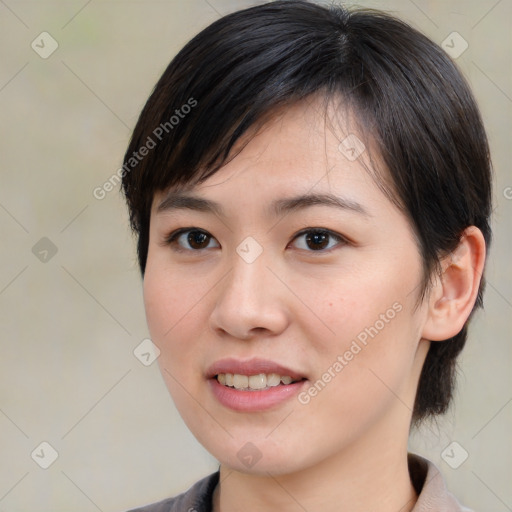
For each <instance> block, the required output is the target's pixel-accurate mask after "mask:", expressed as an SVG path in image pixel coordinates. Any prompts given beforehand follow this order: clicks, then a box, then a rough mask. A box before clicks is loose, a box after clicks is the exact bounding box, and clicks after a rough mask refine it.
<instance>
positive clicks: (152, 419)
mask: <svg viewBox="0 0 512 512" xmlns="http://www.w3.org/2000/svg"><path fill="white" fill-rule="evenodd" d="M254 3H256V2H250V1H245V0H244V1H230V0H209V1H206V0H180V1H178V0H172V1H167V2H165V1H150V0H148V1H121V0H118V1H113V0H112V1H107V0H92V1H86V0H80V1H46V0H40V1H24V0H0V34H1V36H0V37H1V40H2V45H1V47H0V54H1V58H0V62H1V64H0V109H1V122H0V130H1V133H0V144H1V151H0V159H1V170H0V173H1V182H0V233H1V238H0V243H1V251H0V325H1V337H2V341H1V354H2V355H1V357H0V376H1V377H0V378H1V382H2V385H1V390H0V454H1V462H0V511H29V510H30V511H33V512H38V511H49V510H52V511H54V512H58V511H69V510H74V511H84V512H87V511H95V510H100V511H103V512H110V511H112V512H114V511H122V510H126V509H128V508H132V507H135V506H138V505H142V504H144V503H149V502H153V501H156V500H158V499H162V498H164V497H167V496H170V495H173V494H176V493H178V492H181V491H183V490H185V489H186V488H188V486H189V485H191V484H192V483H193V482H195V481H196V480H197V479H199V478H200V477H202V476H204V475H206V474H208V473H210V472H212V471H214V470H215V469H216V467H217V466H216V462H215V460H213V458H212V457H211V456H210V455H209V454H208V453H207V452H206V451H205V450H204V449H203V448H202V447H201V446H200V445H199V444H198V443H197V442H196V441H195V439H194V438H193V437H192V435H191V434H190V433H189V432H188V431H187V429H186V428H185V426H184V425H183V423H182V421H181V419H180V417H179V416H178V414H177V412H176V410H175V409H174V406H173V404H172V402H171V399H170V397H169V396H168V394H167V390H166V389H165V386H164V384H163V381H162V379H161V377H160V375H159V372H158V368H157V365H156V363H155V364H152V365H150V366H145V365H144V364H142V363H141V362H140V361H139V359H137V358H136V357H135V355H134V353H133V351H134V349H135V348H136V347H137V346H138V345H139V344H140V343H141V341H142V340H144V339H145V338H147V337H148V332H147V329H146V325H145V318H144V310H143V303H142V296H141V281H140V277H139V274H138V269H137V265H136V259H135V250H134V243H133V240H132V238H131V234H130V231H129V227H128V220H127V214H126V210H125V207H124V204H123V202H122V198H121V196H120V194H119V192H118V190H114V191H112V192H109V193H108V194H106V197H105V198H104V199H102V200H99V199H96V198H95V197H94V196H93V190H94V189H95V188H96V187H99V186H102V184H103V183H104V182H105V181H106V180H108V179H109V178H110V177H111V176H112V174H113V173H115V171H116V170H117V169H118V167H119V165H120V162H121V159H122V155H123V153H124V150H125V147H126V145H127V142H128V138H129V136H130V131H131V129H132V127H133V126H134V124H135V122H136V120H137V116H138V114H139V112H140V109H141V107H142V106H143V104H144V102H145V100H146V99H147V96H148V95H149V93H150V91H151V89H152V87H153V85H154V84H155V82H156V80H157V79H158V78H159V76H160V74H161V73H162V72H163V70H164V68H165V67H166V66H167V64H168V62H169V61H170V60H171V58H172V57H173V56H174V55H175V54H176V53H177V51H178V50H179V49H180V48H181V47H182V45H183V44H184V43H185V42H186V41H187V40H188V39H190V38H191V37H192V36H193V35H195V34H196V33H197V32H198V31H199V30H200V29H202V28H204V27H205V26H206V25H208V24H209V23H211V22H212V21H214V20H215V19H217V18H218V17H219V16H220V15H222V14H226V13H228V12H230V11H232V10H235V9H237V8H242V7H245V6H249V5H252V4H254ZM347 3H348V4H351V3H352V2H347ZM359 4H360V5H363V6H367V7H377V8H382V9H384V10H387V11H391V12H393V13H395V14H397V15H398V16H400V17H401V18H403V19H405V20H406V21H408V22H410V23H411V24H412V25H414V26H416V27H418V28H419V29H421V30H422V31H423V32H425V33H426V34H427V35H429V36H430V37H431V38H432V39H433V40H434V41H436V42H438V43H439V44H441V43H442V42H443V41H444V40H445V39H446V38H447V36H448V35H449V34H451V33H452V32H454V31H456V32H458V33H459V34H460V36H462V38H463V39H464V40H465V41H467V43H468V45H469V46H468V48H467V50H466V51H464V53H462V55H460V56H459V57H458V58H457V62H458V64H459V65H460V66H461V67H462V69H463V71H464V73H465V74H466V76H467V77H468V79H469V80H470V82H471V84H472V86H473V89H474V92H475V94H476V96H477V99H478V100H479V103H480V107H481V110H482V113H483V116H484V119H485V122H486V125H487V129H488V133H489V137H490V142H491V147H492V151H493V161H494V166H495V171H496V183H495V218H494V232H495V241H494V245H493V247H492V251H491V256H490V260H489V263H488V269H487V276H488V282H489V284H488V289H487V293H486V299H485V302H486V308H485V312H480V313H478V315H477V317H476V319H475V322H474V324H473V329H472V331H471V334H470V339H469V342H468V345H467V348H466V350H465V353H464V357H463V359H462V361H461V374H460V378H459V386H458V393H457V401H456V407H455V409H454V410H453V412H451V413H450V414H448V415H447V416H446V418H444V419H442V420H440V421H439V423H438V424H437V425H431V426H429V427H425V428H423V429H422V431H421V432H419V433H416V434H414V435H413V436H412V437H411V450H413V451H416V452H418V453H420V454H423V455H425V456H427V457H428V458H430V459H431V460H433V461H434V462H435V463H436V464H437V465H438V466H439V467H440V468H441V470H442V472H443V474H444V475H445V477H446V479H447V480H448V484H449V486H450V488H451V490H452V492H453V493H454V494H455V495H456V496H458V498H459V499H460V500H461V501H462V502H464V503H465V504H466V505H468V506H471V507H473V508H475V509H476V510H482V511H483V510H486V511H495V512H505V511H507V510H512V486H511V482H510V475H511V473H512V436H511V435H510V432H511V431H512V428H511V427H512V403H511V402H512V385H511V384H512V376H511V374H512V372H510V368H511V362H512V356H511V350H512V349H511V345H512V344H511V343H510V335H511V332H512V326H511V317H512V279H511V265H510V254H511V253H512V244H511V240H512V236H511V233H510V219H511V218H512V174H511V170H510V169H511V168H510V162H511V160H512V155H511V150H510V148H511V140H510V139H511V125H512V123H511V118H512V117H511V114H512V83H511V82H512V76H511V75H512V73H511V62H512V60H511V58H510V50H511V47H512V44H511V36H510V34H511V20H512V1H511V0H501V1H497V0H478V1H477V0H471V1H464V0H457V1H441V0H429V1H422V0H414V1H413V0H381V1H377V0H375V1H370V0H368V1H366V0H362V1H361V2H359ZM42 32H47V33H48V34H49V35H47V34H43V35H42V36H41V35H40V34H41V33H42ZM41 40H42V42H41ZM33 41H34V43H33ZM459 42H460V41H459ZM32 44H33V47H32V46H31V45H32ZM56 44H58V47H57V48H56V49H55V51H54V52H53V53H52V54H51V55H48V54H49V52H51V50H53V49H54V48H53V47H54V46H55V45H56ZM458 44H459V43H458ZM52 45H53V46H52ZM459 48H460V47H459ZM43 442H45V443H48V444H49V445H50V446H48V445H46V444H43V445H41V443H43ZM452 442H456V443H458V444H457V445H452V446H451V447H450V449H449V450H451V449H454V451H453V452H450V453H452V454H454V457H452V459H454V458H455V459H456V460H455V462H454V461H453V460H449V462H450V464H449V463H448V462H446V461H445V460H444V459H443V458H442V455H441V454H442V452H443V450H445V448H446V447H448V446H449V445H450V443H452ZM466 452H467V454H468V458H467V460H465V461H464V462H463V463H462V464H460V466H458V467H457V468H454V467H452V466H457V465H458V464H459V463H460V461H461V460H462V459H463V458H464V457H465V453H466ZM55 456H57V458H56V460H55V461H53V459H54V458H55ZM445 458H446V457H445ZM447 460H448V459H447ZM45 465H49V467H48V468H47V469H43V467H41V466H45Z"/></svg>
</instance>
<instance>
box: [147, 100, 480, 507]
mask: <svg viewBox="0 0 512 512" xmlns="http://www.w3.org/2000/svg"><path fill="white" fill-rule="evenodd" d="M329 115H330V116H331V117H332V118H334V117H335V114H334V113H333V112H332V111H330V112H329ZM342 121H343V120H342ZM342 125H343V126H345V128H341V126H342ZM333 126H338V128H337V129H328V128H327V125H326V122H325V116H324V112H323V110H322V109H321V107H320V103H319V102H317V101H310V102H304V101H303V102H300V103H297V104H296V105H295V106H293V107H288V108H287V109H286V110H285V111H284V112H283V113H282V115H280V116H278V117H276V118H274V119H273V120H271V121H269V122H268V123H267V124H266V125H265V126H264V129H262V130H260V132H259V133H258V134H257V135H256V136H255V137H254V138H252V140H251V141H250V142H249V143H248V144H247V146H246V147H245V148H244V149H243V150H242V152H241V153H240V154H239V155H238V156H237V157H236V158H234V159H233V160H232V161H231V162H230V163H228V164H227V165H225V166H224V167H223V168H221V169H220V170H219V171H218V172H217V173H216V174H215V175H214V176H212V177H210V178H209V179H208V180H207V181H205V182H204V183H202V184H200V185H197V186H195V187H193V188H192V189H191V190H190V191H189V192H190V193H193V194H194V195H196V196H199V197H202V198H207V199H211V200H214V201H216V202H218V203H220V204H221V205H222V208H223V210H224V213H225V217H222V216H219V215H216V214H214V213H212V212H204V211H192V210H190V209H180V210H168V211H158V205H159V204H160V203H161V201H162V199H163V198H164V197H165V194H163V193H157V194H156V195H155V198H154V202H153V209H152V214H151V222H150V241H149V252H148V260H147V266H146V272H145V277H144V300H145V307H146V314H147V320H148V325H149V329H150V333H151V337H152V340H153V342H154V343H155V344H156V345H157V346H158V347H159V349H160V351H161V355H160V357H159V364H160V367H161V370H162V374H163V376H164V379H165V382H166V384H167V386H168V389H169V391H170V393H171V395H172V397H173V399H174V401H175V404H176V407H177V408H178V410H179V412H180V414H181V415H182V417H183V419H184V421H185V422H186V424H187V426H188V427H189V428H190V430H191V431H192V433H193V434H194V435H195V436H196V438H197V439H198V440H199V442H201V443H202V444H203V445H204V446H205V448H206V449H207V450H208V451H209V452H210V453H211V454H212V455H213V456H214V457H215V458H216V459H218V460H219V462H220V464H221V484H220V485H219V486H217V489H216V491H215V495H214V509H215V510H216V511H218V510H222V511H238V510H240V511H241V510H267V511H268V510H270V511H271V510H279V511H283V510H284V511H288V510H289V511H294V510H299V509H301V508H303V509H306V510H323V511H326V512H329V511H331V510H332V511H334V510H337V511H339V510H350V511H353V512H357V511H367V510H379V511H382V512H386V511H390V512H391V511H392V512H397V511H398V510H400V511H401V512H404V511H410V510H411V509H412V508H413V506H414V503H415V501H416V499H417V496H416V493H415V491H414V489H413V487H412V485H411V482H410V479H409V474H408V468H407V440H408V435H409V424H410V418H411V413H412V408H413V404H414V397H415V393H416V388H417V384H418V379H419V375H420V371H421V367H422V365H423V363H424V360H425V356H426V353H427V351H428V347H429V344H430V341H427V340H437V339H439V340H442V339H446V338H448V337H449V336H451V334H449V333H450V332H452V331H453V332H454V333H455V332H458V331H459V330H460V328H461V327H462V325H463V323H464V321H465V320H466V318H467V317H468V315H469V313H470V311H471V308H472V304H473V303H474V300H475V297H476V290H477V289H478V284H479V275H481V271H482V269H483V261H484V259H485V247H484V245H483V238H482V237H481V233H480V232H479V231H478V230H477V229H476V228H470V229H468V230H467V232H466V234H465V237H463V239H462V241H461V246H460V247H461V249H460V253H457V254H456V255H455V256H453V255H451V256H450V258H447V259H446V260H445V261H444V263H443V274H442V275H441V276H440V277H439V278H438V279H437V281H436V282H435V283H434V286H433V288H432V291H431V293H430V294H429V295H428V297H427V298H426V299H425V301H424V302H423V303H421V304H420V305H419V306H418V304H417V300H418V293H419V290H420V289H419V286H420V283H421V277H422V264H421V255H420V253H419V249H418V246H417V243H416V241H415V237H414V234H413V230H412V227H411V225H410V222H409V220H408V219H407V218H406V217H405V215H404V214H403V213H402V212H401V211H399V210H398V209H397V208H396V207H395V206H394V205H393V204H392V203H391V202H390V200H389V199H388V198H387V197H386V196H385V195H384V194H383V193H382V192H381V190H380V189H379V187H378V186H377V185H376V183H375V181H374V179H373V178H372V177H371V176H370V175H369V173H368V172H367V171H366V170H365V169H364V168H363V165H362V163H363V162H364V163H366V165H370V164H369V160H368V151H364V152H363V154H362V155H361V156H360V157H359V158H358V159H356V160H354V161H350V160H349V159H347V158H346V156H345V155H344V154H343V153H342V152H341V151H340V150H339V149H338V146H339V143H340V140H343V139H344V138H345V137H346V136H347V134H348V128H347V124H346V123H343V122H342V123H339V124H336V123H334V124H333ZM360 138H361V139H362V137H360ZM373 156H374V158H375V155H373ZM312 192H314V193H331V194H334V195H336V196H343V197H344V198H346V199H349V200H350V201H355V202H357V203H359V205H360V206H361V207H362V208H363V209H364V210H365V212H366V214H361V213H360V212H356V211H352V210H350V209H339V208H334V207H331V206H325V205H315V206H310V207H307V208H304V209H301V210H299V211H292V212H289V213H287V214H286V215H283V214H281V215H278V216H273V215H271V214H270V213H269V211H268V205H269V204H270V203H271V202H272V201H273V200H275V199H282V198H287V197H290V196H295V195H298V194H303V193H312ZM185 227H190V228H194V229H201V230H203V231H206V232H207V233H209V234H210V235H211V238H209V239H207V241H206V243H205V244H204V246H205V248H203V249H200V250H197V249H195V252H194V248H193V247H191V246H190V245H189V244H188V243H187V238H186V235H185V236H182V237H181V238H180V239H178V241H175V243H174V245H169V244H166V243H165V240H166V237H168V235H169V234H170V233H172V232H173V231H175V230H177V229H179V228H185ZM305 228H324V229H327V230H330V231H332V232H334V233H336V234H339V235H341V236H342V237H344V238H346V241H345V242H340V241H338V240H337V239H335V238H331V239H330V240H329V241H328V243H329V245H328V247H327V248H326V249H322V250H314V248H315V246H314V245H312V246H311V245H308V243H307V240H306V236H305V235H301V236H298V237H296V234H297V233H298V232H300V231H302V230H303V229H305ZM313 231H314V229H313ZM248 236H251V237H253V238H254V239H255V240H256V241H257V242H258V243H259V244H260V246H261V247H262V249H263V252H262V253H261V254H260V255H259V256H258V257H257V258H256V260H255V261H254V262H252V263H247V262H246V261H244V259H242V258H241V257H240V256H239V254H238V253H237V252H236V248H237V247H238V246H239V244H240V243H241V242H242V241H243V240H244V239H245V238H246V237H248ZM311 247H313V249H312V248H311ZM178 249H181V251H180V250H178ZM479 272H480V273H479ZM393 304H395V305H396V304H399V305H400V307H401V310H400V312H398V313H397V314H396V315H395V316H394V318H393V319H392V320H390V321H389V322H387V323H386V324H385V327H384V328H382V329H381V330H380V331H379V333H378V335H376V336H375V337H374V338H370V339H369V340H368V343H367V345H366V346H364V347H363V348H362V350H361V351H360V352H358V353H357V355H355V356H354V357H353V359H352V360H351V361H349V362H348V364H347V365H346V366H344V368H343V370H342V371H340V372H339V373H336V376H335V377H334V378H333V379H332V380H331V382H329V383H328V384H327V385H326V386H325V387H324V388H323V389H322V390H321V391H320V392H318V394H317V395H316V396H314V397H313V398H311V400H310V401H309V402H308V403H306V404H304V403H300V402H299V400H297V398H292V399H290V400H288V401H286V402H285V403H284V404H281V405H279V406H278V407H276V408H273V409H271V410H267V411H264V412H258V413H254V412H235V411H232V410H230V409H228V408H226V407H224V406H223V405H221V404H220V403H219V402H218V401H217V400H216V398H215V397H214V395H213V394H212V392H211V390H210V386H209V385H208V382H207V381H206V377H205V374H206V371H207V368H208V367H209V366H210V365H211V364H212V363H213V362H215V361H217V360H219V359H222V358H226V357H234V358H239V359H250V358H252V357H259V358H264V359H270V360H272V361H275V362H278V363H281V364H283V365H286V366H288V367H290V368H292V369H293V370H295V371H297V372H299V373H300V374H301V375H304V376H305V377H307V379H308V380H309V383H308V385H312V384H314V383H315V382H316V381H317V380H318V379H321V378H322V375H323V374H324V373H325V372H326V371H328V369H329V368H332V366H333V363H334V362H335V361H336V360H337V357H338V356H339V355H343V354H344V353H345V352H346V351H347V350H348V349H349V348H350V346H351V343H352V341H353V340H354V339H356V337H357V335H358V334H360V333H361V332H362V331H364V329H365V328H367V327H370V326H373V325H375V323H376V321H377V320H379V318H381V316H380V315H382V314H385V313H386V311H388V310H389V309H390V308H392V305H393ZM306 389H307V388H306ZM247 442H251V443H252V444H253V445H255V447H256V450H257V452H258V454H259V455H261V458H260V460H259V461H258V462H257V463H256V464H254V465H253V466H252V467H247V466H246V465H245V464H244V463H243V461H241V460H240V459H239V458H238V457H237V453H238V452H239V450H240V449H241V448H242V447H243V446H244V445H246V443H247ZM369 489H371V492H368V490H369Z"/></svg>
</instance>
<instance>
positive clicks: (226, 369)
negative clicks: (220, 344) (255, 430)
mask: <svg viewBox="0 0 512 512" xmlns="http://www.w3.org/2000/svg"><path fill="white" fill-rule="evenodd" d="M206 376H207V379H208V381H209V383H210V389H211V390H212V393H213V395H214V396H215V398H216V399H217V401H218V402H220V403H221V404H222V405H223V406H225V407H227V408H229V409H231V410H235V411H238V412H251V411H263V410H266V409H272V408H276V407H278V406H279V405H281V404H283V403H284V402H285V401H287V400H289V399H290V398H291V397H293V396H295V395H296V394H297V393H298V392H299V391H300V390H301V389H302V388H303V386H304V385H305V383H306V382H307V378H306V377H305V376H303V375H301V374H300V373H299V372H297V371H294V370H292V369H290V368H286V367H285V366H282V365H280V364H278V363H275V362H273V361H268V360H263V359H250V360H246V361H242V360H236V359H223V360H221V361H217V362H216V363H214V364H213V365H212V366H211V367H210V368H209V371H208V372H207V375H206Z"/></svg>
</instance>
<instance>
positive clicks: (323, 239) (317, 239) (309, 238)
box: [306, 232, 329, 250]
mask: <svg viewBox="0 0 512 512" xmlns="http://www.w3.org/2000/svg"><path fill="white" fill-rule="evenodd" d="M328 239H329V235H328V234H326V233H319V232H316V233H314V234H313V235H311V234H308V235H306V242H307V244H308V247H309V248H310V249H314V250H317V249H323V248H324V247H326V246H327V245H328ZM310 242H312V243H313V247H311V246H310V245H309V244H310Z"/></svg>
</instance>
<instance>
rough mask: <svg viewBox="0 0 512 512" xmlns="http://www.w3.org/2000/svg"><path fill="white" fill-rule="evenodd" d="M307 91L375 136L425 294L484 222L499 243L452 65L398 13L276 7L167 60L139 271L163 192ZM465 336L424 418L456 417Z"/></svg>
mask: <svg viewBox="0 0 512 512" xmlns="http://www.w3.org/2000/svg"><path fill="white" fill-rule="evenodd" d="M311 95H320V96H322V97H324V98H335V97H338V98H342V100H343V102H344V103H345V104H347V105H349V106H350V107H351V109H352V110H353V112H355V114H356V117H357V118H358V122H359V123H360V124H361V125H362V126H363V127H364V128H365V130H364V131H365V132H366V133H368V136H369V137H371V139H372V140H373V141H374V143H375V146H376V147H377V149H378V153H379V154H380V156H381V158H382V160H383V162H384V163H385V166H386V168H387V174H389V177H388V179H390V180H391V185H392V198H393V199H394V201H395V203H396V204H397V205H398V206H399V207H400V208H401V209H402V211H403V212H404V214H405V215H407V217H408V218H409V219H410V222H411V224H412V226H413V228H414V231H415V233H416V236H417V240H418V245H419V249H420V252H421V255H422V261H423V268H424V282H423V289H422V290H421V294H420V296H421V297H423V296H424V294H425V292H426V291H427V289H428V286H429V283H430V279H431V277H432V276H433V275H434V274H435V272H436V271H437V270H438V269H439V261H440V258H441V257H442V256H443V255H445V254H447V253H449V252H451V251H452V250H454V249H455V248H456V247H457V245H458V243H459V241H460V237H461V234H462V232H463V231H464V229H465V228H467V227H468V226H472V225H474V226H477V227H478V228H479V229H480V230H481V231H482V233H483V236H484V238H485V242H486V244H487V246H488V245H489V244H490V241H491V229H490V225H489V217H490V213H491V209H492V204H491V203H492V197H491V195H492V193H491V190H492V187H491V163H490V156H489V147H488V142H487V137H486V134H485V130H484V127H483V123H482V120H481V116H480V113H479V110H478V107H477V105H476V102H475V100H474V98H473V95H472V93H471V91H470V88H469V86H468V84H467V82H466V81H465V79H464V78H463V76H462V74H461V73H460V71H459V70H458V69H457V66H456V65H455V64H454V63H453V62H452V60H451V59H450V58H449V57H448V56H447V55H446V54H445V53H444V51H443V50H442V49H441V48H440V47H439V46H437V45H436V44H435V43H433V42H432V41H431V40H429V39H428V38H427V37H425V36H424V35H422V34H421V33H420V32H418V31H417V30H415V29H414V28H412V27H411V26H409V25H408V24H406V23H404V22H403V21H400V20H398V19H396V18H394V17H392V16H390V15H388V14H385V13H382V12H379V11H374V10H369V9H357V10H347V9H345V8H343V7H341V6H329V7H324V6H320V5H317V4H314V3H311V2H307V1H294V0H290V1H276V2H270V3H266V4H263V5H259V6H256V7H251V8H248V9H244V10H241V11H237V12H234V13H232V14H229V15H227V16H224V17H222V18H220V19H219V20H217V21H216V22H214V23H212V24H211V25H209V26H208V27H206V28H205V29H204V30H203V31H201V32H200V33H199V34H198V35H197V36H195V37H194V38H193V39H192V40H191V41H189V42H188V43H187V44H186V45H185V46H184V47H183V49H182V50H181V51H180V52H179V53H178V54H177V55H176V57H175V58H174V59H173V60H172V61H171V63H170V64H169V66H168V67H167V69H166V70H165V72H164V73H163V75H162V77H161V78H160V80H159V81H158V83H157V84H156V86H155V88H154V90H153V92H152V94H151V96H150V98H149V99H148V101H147V103H146V105H145V107H144V109H143V110H142V113H141V115H140V117H139V120H138V122H137V125H136V126H135V129H134V132H133V135H132V138H131V141H130V144H129V146H128V149H127V151H126V154H125V158H124V165H123V181H122V186H123V190H124V193H125V196H126V200H127V203H128V207H129V212H130V221H131V225H132V228H133V230H134V231H135V233H136V234H137V236H138V258H139V265H140V269H141V272H142V274H143V275H144V270H145V266H146V259H147V254H148V243H149V221H150V210H151V204H152V201H153V197H154V194H155V192H157V191H163V190H165V189H167V188H169V187H172V186H176V185H185V184H194V183H201V182H202V181H204V180H205V179H207V178H208V177H209V176H211V175H213V174H214V173H215V172H216V171H217V170H218V169H219V168H220V167H221V166H222V165H224V164H225V163H227V162H228V161H229V160H231V159H232V158H234V156H236V154H238V153H236V152H233V151H231V150H232V149H233V146H234V145H235V143H236V142H237V140H239V139H240V137H241V136H242V135H243V134H246V133H247V132H248V129H249V128H254V127H255V126H258V125H259V124H262V123H264V122H265V120H266V119H268V118H269V116H271V115H272V113H275V112H276V111H277V109H278V108H281V107H286V106H290V105H292V104H294V103H295V102H297V101H299V100H301V99H304V98H307V97H309V96H311ZM142 148H146V149H145V150H144V151H142ZM484 285H485V280H484V279H483V277H482V281H481V284H480V289H479V292H478V298H477V300H476V304H475V308H476V307H481V306H482V294H483V289H484ZM475 308H474V309H475ZM474 309H473V311H474ZM468 321H469V320H468ZM466 337H467V322H466V324H465V325H464V327H463V329H462V330H461V331H460V332H459V333H458V334H457V335H456V336H454V337H453V338H451V339H449V340H446V341H444V342H435V343H432V344H431V346H430V349H429V352H428V354H427V358H426V361H425V364H424V366H423V369H422V373H421V377H420V382H419V386H418V390H417V395H416V401H415V405H414V411H413V421H414V422H415V423H419V422H420V420H422V419H424V418H426V417H428V416H434V415H436V414H440V413H443V412H445V411H446V410H447V408H448V406H449V404H450V401H451V398H452V395H453V389H454V382H455V374H456V358H457V356H458V354H459V353H460V351H461V350H462V348H463V347H464V344H465V342H466Z"/></svg>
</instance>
